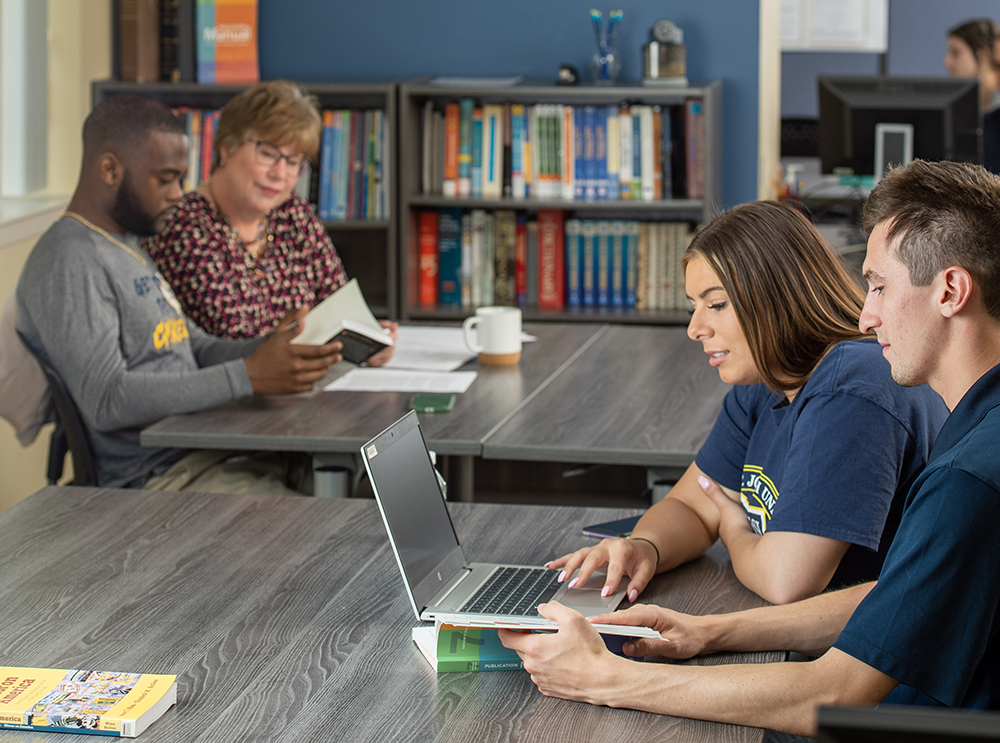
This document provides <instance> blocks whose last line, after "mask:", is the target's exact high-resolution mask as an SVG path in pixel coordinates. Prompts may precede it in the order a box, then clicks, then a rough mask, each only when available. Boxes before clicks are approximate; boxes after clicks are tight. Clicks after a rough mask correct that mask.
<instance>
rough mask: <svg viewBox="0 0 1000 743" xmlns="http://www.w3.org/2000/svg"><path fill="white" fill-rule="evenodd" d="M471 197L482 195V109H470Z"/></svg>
mask: <svg viewBox="0 0 1000 743" xmlns="http://www.w3.org/2000/svg"><path fill="white" fill-rule="evenodd" d="M470 172H471V174H472V195H473V197H475V198H479V197H480V196H482V195H483V109H481V108H474V109H472V163H471V167H470Z"/></svg>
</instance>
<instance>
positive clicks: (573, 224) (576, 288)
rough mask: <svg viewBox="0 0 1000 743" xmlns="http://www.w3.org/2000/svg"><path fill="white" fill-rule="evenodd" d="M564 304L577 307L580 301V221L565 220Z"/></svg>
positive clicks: (581, 260)
mask: <svg viewBox="0 0 1000 743" xmlns="http://www.w3.org/2000/svg"><path fill="white" fill-rule="evenodd" d="M565 231H566V306H567V307H579V306H580V304H581V302H582V283H583V282H582V279H583V244H582V241H583V236H582V235H581V234H580V221H579V220H576V219H570V220H567V221H566V227H565Z"/></svg>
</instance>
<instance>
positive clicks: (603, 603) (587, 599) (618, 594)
mask: <svg viewBox="0 0 1000 743" xmlns="http://www.w3.org/2000/svg"><path fill="white" fill-rule="evenodd" d="M607 577H608V576H607V574H606V573H600V572H595V573H594V574H593V575H591V576H590V579H589V580H588V581H587V582H586V583H584V584H583V585H582V586H577V587H575V588H566V584H568V583H569V582H570V580H571V579H569V580H567V581H566V583H565V584H563V588H561V589H560V590H559V592H558V593H556V595H555V597H554V600H556V601H558V602H559V603H561V604H563V605H565V606H569V607H572V608H573V609H576V610H577V611H579V612H580V613H581V614H583V615H584V616H593V615H595V614H603V613H604V612H608V611H613V610H614V609H615V608H616V607H617V606H618V604H620V603H621V601H622V599H623V598H625V586H626V585H628V579H627V578H626V577H624V576H623V578H622V581H621V582H620V583H619V584H618V590H617V591H615V592H614V593H613V594H611V595H610V596H601V591H602V590H603V589H604V581H605V580H607Z"/></svg>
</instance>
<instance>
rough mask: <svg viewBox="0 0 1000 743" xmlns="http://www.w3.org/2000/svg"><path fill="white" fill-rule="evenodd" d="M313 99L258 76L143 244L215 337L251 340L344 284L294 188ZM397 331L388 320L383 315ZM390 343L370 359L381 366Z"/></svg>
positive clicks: (309, 146)
mask: <svg viewBox="0 0 1000 743" xmlns="http://www.w3.org/2000/svg"><path fill="white" fill-rule="evenodd" d="M321 132H322V125H321V120H320V115H319V111H318V109H317V106H316V100H315V98H314V97H312V96H309V95H307V94H306V93H305V92H303V91H302V89H301V88H299V87H298V86H297V85H295V84H294V83H291V82H288V81H284V80H275V81H271V82H262V83H259V84H258V85H255V86H254V87H252V88H249V89H248V90H245V91H243V92H242V93H240V94H239V95H237V96H235V97H234V98H232V99H231V100H230V101H229V102H228V103H227V104H226V106H225V108H223V109H222V113H221V115H220V117H219V121H218V126H217V128H216V132H215V140H214V143H213V150H214V162H213V168H212V175H211V177H210V178H209V179H208V180H206V181H204V182H203V183H201V184H200V185H199V186H198V187H197V188H195V189H194V190H193V191H191V192H189V193H187V194H186V195H185V196H184V197H183V198H182V199H181V200H180V202H179V203H178V204H177V208H176V210H175V211H174V214H173V216H172V217H171V218H170V220H169V221H168V222H167V224H166V226H165V228H164V229H163V231H162V232H160V233H159V234H157V235H153V236H151V237H148V238H146V240H145V241H144V242H143V247H145V249H146V250H147V251H148V252H149V254H150V255H151V256H152V257H153V260H154V261H156V264H157V266H158V267H159V269H160V271H162V272H163V275H164V276H165V277H166V279H167V281H169V282H170V285H171V286H172V287H173V290H174V293H175V294H176V295H177V298H178V300H179V301H180V303H181V306H182V307H183V308H184V311H185V312H186V313H187V314H188V316H189V317H191V319H192V320H194V321H195V322H196V323H198V324H199V325H200V326H201V327H202V328H204V329H205V330H206V331H207V332H209V333H211V334H212V335H216V336H219V337H222V338H257V337H259V336H261V335H264V334H266V333H269V332H271V331H272V330H273V329H274V327H275V325H276V324H277V323H278V321H279V320H280V319H281V317H282V316H283V315H284V314H285V313H287V312H290V311H292V310H295V309H298V308H299V307H312V306H314V305H316V304H317V303H319V302H321V301H322V300H323V299H325V298H326V297H327V296H328V295H330V294H332V293H333V292H335V291H336V290H337V289H339V288H340V287H341V286H343V285H344V284H345V283H346V282H347V274H346V273H345V272H344V267H343V265H342V264H341V261H340V257H339V256H338V255H337V251H336V249H335V248H334V247H333V243H332V242H331V241H330V236H329V234H327V231H326V229H325V228H324V227H323V224H322V222H320V221H319V219H318V218H317V217H316V213H315V212H314V211H313V209H312V207H311V206H310V205H309V203H308V202H307V201H306V200H305V199H303V198H302V197H301V196H299V195H298V194H294V193H293V192H292V189H293V188H294V187H295V183H296V181H298V179H299V178H300V177H301V176H303V175H305V173H306V172H307V171H308V169H309V167H310V161H311V160H313V159H314V158H315V157H316V155H317V153H318V152H319V148H320V137H321ZM382 325H383V326H384V327H386V328H388V329H389V331H390V333H391V334H392V335H393V337H395V332H396V325H395V323H382ZM392 348H393V347H392V346H390V347H388V348H387V349H386V350H384V351H381V352H380V353H379V354H377V355H376V356H374V357H372V358H371V359H370V360H369V361H368V364H369V365H371V366H379V365H381V364H384V363H385V362H386V361H388V360H389V358H391V356H392Z"/></svg>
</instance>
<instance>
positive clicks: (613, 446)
mask: <svg viewBox="0 0 1000 743" xmlns="http://www.w3.org/2000/svg"><path fill="white" fill-rule="evenodd" d="M526 329H527V330H528V331H529V332H531V333H533V334H535V335H537V336H538V341H537V342H535V343H528V344H525V346H524V351H523V356H522V359H521V363H520V364H518V365H517V366H513V367H501V368H497V367H493V368H490V367H480V366H479V365H478V363H477V362H475V361H473V362H470V364H469V366H468V368H474V369H478V371H479V377H478V378H477V379H476V381H475V382H474V383H473V385H472V387H470V388H469V391H468V392H466V393H465V394H464V395H459V396H458V401H457V402H456V404H455V409H454V410H453V411H452V412H451V413H447V414H443V415H423V414H421V415H420V425H421V428H422V429H423V432H424V437H425V438H426V439H427V443H428V446H429V447H430V448H431V449H434V450H436V451H438V452H440V453H442V454H460V455H474V456H475V455H482V456H484V457H486V458H490V459H515V460H516V459H523V460H540V461H550V462H581V463H594V464H624V465H642V466H648V467H656V466H662V467H686V466H687V465H688V464H690V463H691V462H692V461H693V459H694V456H695V454H696V453H697V452H698V449H699V448H700V447H701V444H702V443H703V442H704V440H705V438H706V437H707V436H708V432H709V431H710V430H711V427H712V424H713V423H714V422H715V418H716V415H718V412H719V410H720V408H721V405H722V398H723V396H724V395H725V392H726V390H727V389H728V387H727V385H725V384H723V383H722V382H721V381H720V380H719V378H718V374H717V373H716V372H714V371H713V370H712V369H711V368H710V367H709V366H708V364H707V363H706V361H705V356H704V353H703V351H702V348H701V345H700V344H698V343H694V342H692V341H691V340H689V339H688V338H687V335H686V331H685V329H684V328H678V327H662V326H661V327H644V326H630V325H604V326H599V325H591V324H574V323H562V324H558V323H534V324H529V325H527V326H526ZM409 397H410V396H409V395H408V394H404V393H393V392H313V393H311V394H310V395H295V396H289V397H279V396H257V397H253V398H248V399H244V400H236V401H234V402H231V403H227V404H225V405H220V406H218V407H216V408H212V409H210V410H205V411H202V412H200V413H194V414H191V415H175V416H170V417H168V418H165V419H164V420H162V421H160V422H158V423H156V424H154V425H152V426H150V427H149V428H147V429H146V430H145V431H143V432H142V443H143V444H144V445H147V446H173V447H181V448H206V449H249V450H276V451H282V450H284V451H305V452H349V453H352V454H353V453H356V452H357V451H358V449H359V448H360V447H361V445H362V444H364V443H365V442H366V441H368V440H369V439H370V438H372V437H373V436H374V435H375V434H377V433H379V432H380V431H382V430H384V429H385V428H386V427H388V426H389V425H390V424H391V423H392V422H394V421H395V420H397V419H398V418H400V417H401V416H402V415H403V414H404V413H405V412H406V409H407V404H408V401H409Z"/></svg>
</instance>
